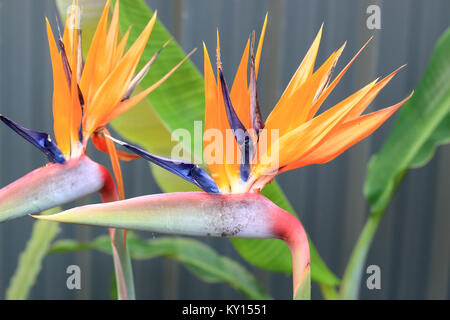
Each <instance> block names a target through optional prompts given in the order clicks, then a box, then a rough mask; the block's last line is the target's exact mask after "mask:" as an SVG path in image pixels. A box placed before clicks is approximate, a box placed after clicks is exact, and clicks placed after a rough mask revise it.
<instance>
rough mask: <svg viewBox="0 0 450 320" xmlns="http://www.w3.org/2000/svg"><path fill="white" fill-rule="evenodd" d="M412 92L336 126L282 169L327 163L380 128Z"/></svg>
mask: <svg viewBox="0 0 450 320" xmlns="http://www.w3.org/2000/svg"><path fill="white" fill-rule="evenodd" d="M412 94H413V93H411V94H410V95H409V96H408V97H407V98H406V99H404V100H402V101H401V102H399V103H397V104H395V105H393V106H391V107H389V108H384V109H381V110H378V111H376V112H372V113H369V114H366V115H363V116H360V117H357V118H356V119H352V120H350V121H347V122H344V123H343V124H341V125H340V126H338V127H337V128H334V129H333V130H332V131H331V132H330V134H329V137H327V138H325V139H324V141H323V143H321V144H320V145H319V146H317V147H316V148H315V149H314V150H312V151H311V152H309V153H308V154H307V155H305V156H304V157H302V158H301V159H299V160H297V161H295V162H293V163H291V164H289V165H288V166H286V167H285V168H283V170H281V171H287V170H292V169H296V168H300V167H304V166H307V165H311V164H321V163H326V162H329V161H331V160H333V159H334V158H336V157H337V156H339V155H340V154H341V153H343V152H344V151H345V150H347V149H348V148H350V147H352V146H353V145H355V144H356V143H358V142H359V141H361V140H362V139H364V138H366V137H367V136H369V135H370V134H372V133H373V132H374V131H375V130H376V129H378V128H379V127H380V126H381V125H382V124H383V123H384V122H385V121H386V120H387V119H388V118H389V117H390V116H392V115H393V114H394V113H395V112H396V111H397V110H398V109H399V108H400V107H401V106H402V105H403V104H404V103H405V102H406V101H408V99H409V98H411V96H412Z"/></svg>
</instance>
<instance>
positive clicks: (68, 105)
mask: <svg viewBox="0 0 450 320" xmlns="http://www.w3.org/2000/svg"><path fill="white" fill-rule="evenodd" d="M74 7H75V8H78V4H77V3H75V1H74ZM109 9H110V1H109V0H108V1H107V2H106V5H105V7H104V9H103V12H102V15H101V18H100V20H99V23H98V25H97V28H96V31H95V34H94V37H93V39H92V42H91V44H90V47H89V50H88V54H87V58H86V61H84V59H83V57H82V39H81V30H77V29H73V28H72V25H76V24H77V22H78V21H77V19H78V14H77V12H75V15H74V17H71V16H69V15H68V16H67V18H66V23H65V28H64V33H63V35H61V31H60V28H59V25H58V35H57V37H56V41H55V37H54V34H53V31H52V29H51V26H50V23H49V21H48V20H47V19H46V25H47V35H48V43H49V49H50V57H51V62H52V69H53V118H54V135H55V139H56V143H55V142H53V141H52V140H51V138H50V135H49V134H47V133H45V132H39V131H34V130H30V129H27V128H24V127H22V126H20V125H19V124H17V123H15V122H14V121H12V120H10V119H9V118H7V117H6V116H4V115H0V120H2V121H3V122H4V123H5V124H6V125H8V126H9V127H10V128H11V129H13V130H14V131H15V132H16V133H18V134H19V135H21V136H22V137H23V138H25V139H26V140H27V141H29V142H30V143H32V144H33V145H34V146H36V147H37V148H38V149H39V150H41V151H42V152H43V153H44V154H45V155H46V156H47V158H48V160H49V163H48V164H47V165H46V166H44V167H41V168H39V169H36V170H34V171H32V172H30V173H28V174H27V175H25V176H24V177H22V178H20V179H18V180H16V181H14V182H13V183H11V184H9V185H8V186H6V187H4V188H2V189H1V190H0V222H4V221H7V220H11V219H14V218H18V217H21V216H24V215H26V214H32V213H36V212H41V211H44V210H46V209H49V208H52V207H55V206H58V205H62V204H65V203H68V202H71V201H73V200H76V199H78V198H81V197H83V196H86V195H88V194H91V193H94V192H99V193H100V195H101V197H102V199H103V201H105V202H108V201H116V200H118V199H124V190H123V182H122V174H121V171H120V166H119V159H121V160H125V161H128V160H131V159H134V158H136V157H138V156H136V155H134V154H129V153H126V152H122V151H116V149H115V146H114V143H113V142H112V141H110V140H106V139H105V138H104V137H103V134H105V133H106V134H109V133H108V130H107V129H106V128H105V127H106V126H107V124H108V123H109V122H110V121H111V120H112V119H114V118H115V117H117V116H119V115H120V114H122V113H124V112H125V111H127V110H128V109H130V108H131V107H133V106H134V105H136V104H137V103H139V102H140V101H141V100H142V99H144V98H145V97H146V96H147V95H148V94H149V93H150V92H152V91H153V90H154V89H156V88H157V87H158V86H159V85H160V84H162V83H163V82H164V81H165V80H166V79H167V78H168V77H169V76H170V75H171V74H172V73H173V72H174V71H175V70H176V69H177V68H178V67H179V66H180V65H181V64H182V63H183V62H184V61H185V60H186V59H187V58H188V56H189V55H190V54H189V55H188V56H186V58H185V59H183V60H182V61H181V62H180V63H179V64H178V65H176V66H175V67H174V68H173V69H172V70H170V71H169V72H168V73H167V74H166V75H165V76H164V77H162V78H161V79H160V80H159V81H157V82H156V83H155V84H153V85H152V86H150V87H148V88H146V89H144V90H142V91H141V92H140V93H138V94H135V95H134V96H132V94H133V92H134V90H135V88H136V87H137V85H138V84H139V83H140V81H141V80H142V79H143V78H144V76H145V75H146V73H147V72H148V71H149V69H150V67H151V65H152V64H153V63H154V61H155V60H156V58H157V56H158V54H159V52H160V51H158V52H157V53H156V54H155V55H154V56H153V57H152V58H151V59H150V60H149V61H148V62H147V63H146V64H145V66H144V67H143V68H142V69H141V70H140V71H139V72H136V69H137V66H138V63H139V61H140V59H141V56H142V53H143V50H144V48H145V46H146V44H147V42H148V39H149V37H150V34H151V32H152V29H153V26H154V24H155V21H156V12H155V14H154V15H153V17H152V18H151V19H150V21H149V22H148V24H147V25H146V27H145V29H144V30H143V31H142V33H141V34H140V35H139V37H138V38H137V39H136V41H135V42H134V43H133V44H132V45H131V46H130V47H129V49H128V50H126V45H127V40H128V36H129V32H130V30H128V32H127V33H125V34H124V36H123V37H122V38H121V39H119V29H118V22H119V1H117V2H116V5H115V8H114V12H113V15H112V18H111V21H110V24H109V26H108V14H109ZM73 19H75V23H73V22H74V20H73ZM161 49H162V48H161ZM191 53H192V52H191ZM90 139H91V140H92V141H93V143H94V145H95V146H96V147H97V148H98V149H99V150H101V151H103V152H106V153H108V154H109V156H110V158H111V162H112V167H113V170H114V174H115V178H116V183H117V189H116V185H115V183H114V180H113V178H112V176H111V174H110V173H109V171H108V170H107V169H106V168H105V167H103V166H102V165H100V164H98V163H96V162H94V161H92V160H91V159H90V158H89V157H88V156H87V155H86V147H87V144H88V142H89V140H90ZM110 234H111V237H112V238H120V237H115V234H116V230H111V232H110ZM117 240H120V239H117ZM119 242H120V241H119ZM113 247H114V241H113ZM116 249H117V250H120V248H116ZM116 258H117V257H116V256H115V259H116ZM119 267H120V265H119ZM120 285H121V284H120V283H119V284H118V286H119V287H120ZM129 291H130V290H129ZM131 291H132V289H131ZM119 295H121V293H119ZM123 295H125V296H123ZM127 295H132V293H131V292H128V293H127V292H123V293H122V296H123V297H124V298H126V297H127Z"/></svg>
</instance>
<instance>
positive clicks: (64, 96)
mask: <svg viewBox="0 0 450 320" xmlns="http://www.w3.org/2000/svg"><path fill="white" fill-rule="evenodd" d="M46 23H47V38H48V45H49V49H50V57H51V61H52V69H53V130H54V133H55V139H56V142H57V144H58V147H59V149H60V150H61V152H62V153H63V154H64V155H65V156H68V155H70V145H71V143H70V142H71V141H70V130H68V128H70V127H71V122H70V121H71V119H70V117H69V116H68V114H67V110H66V108H67V106H71V105H72V99H71V95H70V89H69V85H68V83H67V78H66V75H65V73H64V68H63V65H62V60H61V56H60V53H59V51H58V48H57V46H56V43H55V38H54V36H53V31H52V29H51V27H50V23H49V21H48V19H46Z"/></svg>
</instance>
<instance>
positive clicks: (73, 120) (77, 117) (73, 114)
mask: <svg viewBox="0 0 450 320" xmlns="http://www.w3.org/2000/svg"><path fill="white" fill-rule="evenodd" d="M76 8H77V9H78V6H77V7H76ZM77 17H78V15H77V14H75V24H76V23H77V22H78V21H77V19H78V18H77ZM72 37H73V47H74V48H78V41H79V39H78V32H76V30H75V32H74V35H73V36H72ZM69 61H70V60H69ZM71 67H72V68H71V70H72V74H71V84H70V93H71V96H72V97H71V98H72V104H71V105H70V106H71V108H70V107H69V106H68V110H67V111H68V116H69V119H70V127H69V128H68V130H69V132H70V142H71V154H72V155H73V156H79V155H80V151H81V144H80V141H79V140H80V139H79V138H80V137H79V130H80V125H81V104H80V100H79V96H78V75H77V70H78V55H77V54H73V55H72V66H71Z"/></svg>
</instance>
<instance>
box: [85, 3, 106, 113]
mask: <svg viewBox="0 0 450 320" xmlns="http://www.w3.org/2000/svg"><path fill="white" fill-rule="evenodd" d="M109 4H110V0H107V1H106V4H105V8H104V9H103V13H102V15H101V17H100V20H99V22H98V25H97V29H96V30H95V33H94V37H93V38H92V42H91V45H90V47H89V52H88V54H87V58H86V63H85V65H84V69H83V74H82V76H81V79H80V87H81V91H82V92H83V95H84V99H85V102H86V105H88V104H89V102H90V101H91V99H92V96H93V95H94V93H95V92H94V86H93V83H94V80H95V77H96V70H97V69H98V68H99V67H100V64H101V63H102V61H101V60H100V58H101V57H100V55H99V54H98V53H99V51H100V50H101V45H102V43H103V42H104V37H105V35H106V25H107V23H108V12H109ZM97 64H99V66H97Z"/></svg>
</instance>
